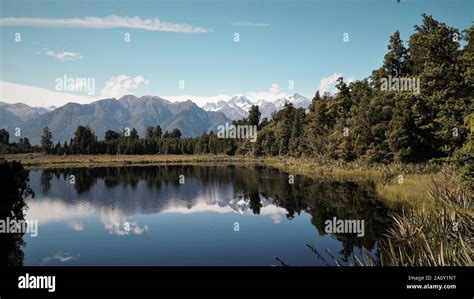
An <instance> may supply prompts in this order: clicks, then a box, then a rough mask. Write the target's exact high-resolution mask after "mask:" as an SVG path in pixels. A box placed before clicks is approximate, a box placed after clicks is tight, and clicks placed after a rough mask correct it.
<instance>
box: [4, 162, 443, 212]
mask: <svg viewBox="0 0 474 299" xmlns="http://www.w3.org/2000/svg"><path fill="white" fill-rule="evenodd" d="M4 158H5V159H6V160H10V161H11V160H18V161H21V163H22V164H23V165H24V166H25V167H26V168H29V169H38V168H58V167H97V166H120V165H160V164H237V163H238V164H248V165H251V164H263V165H267V166H272V167H274V168H277V169H279V170H281V171H284V172H287V173H291V174H295V175H296V174H299V175H305V176H308V177H312V178H327V179H343V180H354V181H357V180H373V181H375V182H376V184H377V191H378V193H379V194H380V196H381V197H382V198H383V199H384V200H386V201H387V202H392V203H403V204H407V205H410V206H423V205H425V206H430V205H431V201H429V200H428V197H427V196H426V193H427V191H428V186H429V185H431V184H432V182H433V180H434V181H436V180H438V179H439V178H440V172H439V171H440V169H439V166H433V165H428V164H422V165H400V164H390V165H372V166H369V165H364V164H357V163H338V162H334V161H324V160H321V159H309V158H289V157H264V158H254V157H246V156H227V155H94V156H92V155H67V156H57V155H43V154H17V155H5V156H4ZM400 176H402V177H400ZM401 178H402V180H400V179H401Z"/></svg>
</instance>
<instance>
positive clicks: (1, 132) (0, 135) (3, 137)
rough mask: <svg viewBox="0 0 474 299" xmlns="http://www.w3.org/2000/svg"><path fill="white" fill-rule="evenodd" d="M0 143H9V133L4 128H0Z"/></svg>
mask: <svg viewBox="0 0 474 299" xmlns="http://www.w3.org/2000/svg"><path fill="white" fill-rule="evenodd" d="M0 144H4V145H8V144H10V133H8V131H7V130H5V129H0Z"/></svg>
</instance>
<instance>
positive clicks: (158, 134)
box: [153, 125, 163, 138]
mask: <svg viewBox="0 0 474 299" xmlns="http://www.w3.org/2000/svg"><path fill="white" fill-rule="evenodd" d="M162 135H163V132H162V131H161V127H160V125H157V126H156V127H155V130H154V131H153V137H154V138H161V136H162Z"/></svg>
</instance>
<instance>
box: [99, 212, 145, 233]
mask: <svg viewBox="0 0 474 299" xmlns="http://www.w3.org/2000/svg"><path fill="white" fill-rule="evenodd" d="M100 220H101V221H102V223H103V224H104V226H105V229H106V230H107V231H108V232H109V234H111V235H115V236H126V235H129V234H135V235H141V234H143V233H144V232H146V231H148V226H147V225H144V226H143V227H141V226H140V225H139V224H138V223H137V222H136V221H130V220H129V219H128V217H127V216H125V215H124V214H123V213H122V211H121V210H119V209H102V210H101V211H100Z"/></svg>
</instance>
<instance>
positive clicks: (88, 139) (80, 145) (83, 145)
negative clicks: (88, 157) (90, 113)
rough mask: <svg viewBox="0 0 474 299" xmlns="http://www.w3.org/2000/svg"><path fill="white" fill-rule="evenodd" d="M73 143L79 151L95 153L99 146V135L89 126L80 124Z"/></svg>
mask: <svg viewBox="0 0 474 299" xmlns="http://www.w3.org/2000/svg"><path fill="white" fill-rule="evenodd" d="M72 143H73V145H74V148H75V149H76V150H77V151H78V152H79V153H81V154H94V153H95V152H96V148H97V137H96V136H95V134H94V133H93V132H92V130H91V129H90V128H89V127H84V126H78V127H77V129H76V132H75V133H74V138H73V139H72Z"/></svg>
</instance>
